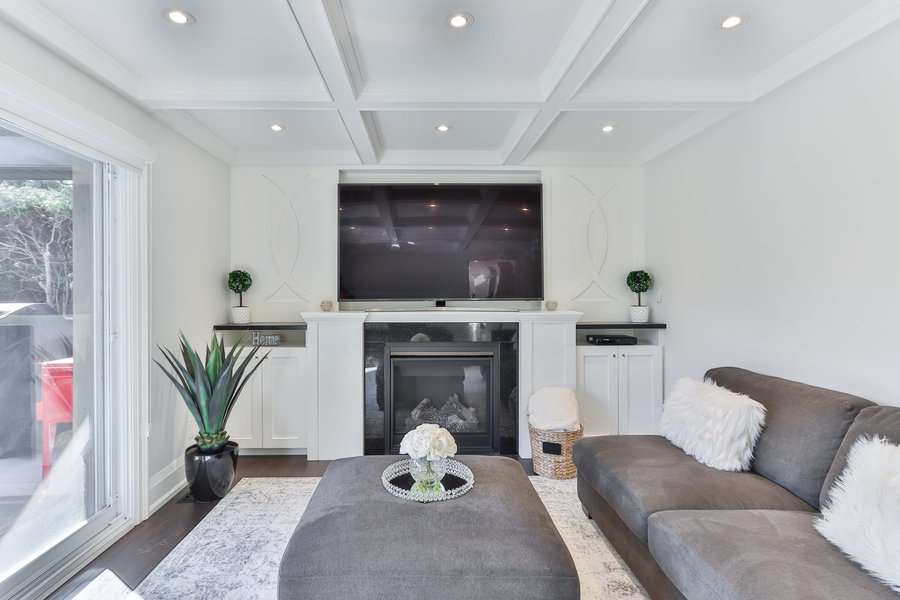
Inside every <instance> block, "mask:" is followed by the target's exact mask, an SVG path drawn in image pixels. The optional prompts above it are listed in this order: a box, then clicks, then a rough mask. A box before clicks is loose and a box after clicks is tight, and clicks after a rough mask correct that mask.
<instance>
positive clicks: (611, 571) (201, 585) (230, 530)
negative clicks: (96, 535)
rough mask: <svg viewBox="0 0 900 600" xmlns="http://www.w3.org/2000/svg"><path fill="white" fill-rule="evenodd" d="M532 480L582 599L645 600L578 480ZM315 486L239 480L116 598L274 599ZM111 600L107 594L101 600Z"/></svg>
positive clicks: (305, 481) (313, 481)
mask: <svg viewBox="0 0 900 600" xmlns="http://www.w3.org/2000/svg"><path fill="white" fill-rule="evenodd" d="M531 481H532V483H533V484H534V487H535V489H536V490H537V492H538V495H539V496H540V497H541V499H542V500H543V502H544V505H545V506H546V507H547V510H548V511H549V513H550V516H551V517H552V518H553V522H554V523H555V524H556V527H557V529H559V532H560V534H561V535H562V537H563V539H564V540H565V542H566V545H567V546H568V547H569V551H570V552H571V553H572V557H573V559H574V560H575V565H576V567H577V568H578V575H579V578H580V580H581V597H582V600H621V599H628V600H635V599H643V598H647V595H646V593H645V592H644V590H643V589H642V588H641V586H640V584H638V583H637V582H636V580H635V579H634V577H633V576H632V575H631V573H630V572H629V571H628V569H627V567H625V566H624V564H623V563H622V561H621V559H620V558H619V557H618V555H617V554H616V553H615V551H614V550H613V549H612V548H611V547H610V546H609V545H608V544H607V542H606V540H605V539H604V538H603V535H602V534H601V533H600V531H599V530H598V529H597V527H596V526H595V525H594V524H593V522H591V521H590V520H588V519H587V518H586V517H585V516H584V513H582V512H581V505H580V503H579V502H578V497H577V494H576V491H575V480H569V481H553V480H550V479H544V478H543V477H532V478H531ZM318 483H319V478H317V477H292V478H287V477H284V478H247V479H242V480H241V481H240V482H239V483H238V485H237V486H235V488H234V489H233V490H232V491H231V493H229V494H228V496H227V497H225V499H224V500H222V501H221V502H219V504H218V505H217V506H216V507H215V508H214V509H213V510H212V511H211V512H210V513H209V514H208V515H207V516H206V518H204V519H203V521H201V522H200V523H199V524H198V525H197V526H196V527H195V528H194V530H193V531H191V533H189V534H188V535H187V537H185V538H184V539H183V540H182V541H181V543H180V544H178V546H176V547H175V549H174V550H173V551H172V552H171V553H170V554H169V555H168V556H167V557H166V558H165V559H163V561H162V562H160V564H159V565H158V566H157V567H156V569H154V571H153V572H152V573H150V575H148V576H147V578H146V579H145V580H144V582H143V583H142V584H141V585H140V586H139V587H138V589H137V590H135V591H134V592H131V593H130V594H128V593H126V594H123V595H122V596H119V598H127V599H128V600H138V599H141V600H174V599H181V598H190V599H191V600H274V598H275V596H276V593H275V592H276V585H277V577H278V564H279V562H280V560H281V555H282V553H283V552H284V549H285V547H286V546H287V542H288V539H289V538H290V536H291V533H293V531H294V528H295V527H296V525H297V523H298V522H299V521H300V517H301V516H302V515H303V511H304V510H306V505H307V503H308V502H309V499H310V497H311V496H312V494H313V492H314V491H315V489H316V485H318ZM85 591H87V590H85ZM113 597H114V596H110V595H109V589H108V588H107V589H105V590H104V596H103V600H110V599H111V598H113ZM78 598H79V600H81V599H85V600H87V599H88V598H90V596H83V595H79V596H78ZM97 598H100V596H97Z"/></svg>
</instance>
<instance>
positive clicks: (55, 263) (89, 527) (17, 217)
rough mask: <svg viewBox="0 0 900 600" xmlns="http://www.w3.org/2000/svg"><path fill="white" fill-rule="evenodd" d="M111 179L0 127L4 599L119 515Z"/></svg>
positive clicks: (97, 167) (0, 554) (104, 168)
mask: <svg viewBox="0 0 900 600" xmlns="http://www.w3.org/2000/svg"><path fill="white" fill-rule="evenodd" d="M110 169H111V167H109V166H108V165H105V164H104V163H101V162H98V161H93V160H88V159H85V158H82V157H79V156H75V155H73V154H71V153H68V152H64V151H62V150H60V149H58V148H55V147H53V146H51V145H48V144H46V143H43V142H41V141H38V140H35V139H32V138H30V137H27V136H25V135H22V134H21V133H18V132H16V131H13V130H12V129H10V128H6V127H2V126H0V597H3V596H5V595H6V594H9V593H12V592H13V591H14V590H16V589H17V588H20V587H21V586H22V585H24V584H26V583H27V582H28V580H30V579H34V578H37V577H40V576H41V575H43V574H45V573H46V572H47V571H48V570H49V569H52V568H53V566H54V565H55V564H58V563H59V562H60V561H62V560H64V558H65V557H66V556H68V555H69V554H70V553H71V552H72V551H73V550H74V549H76V548H78V547H80V546H82V545H83V544H84V543H85V542H87V541H89V540H90V539H91V537H92V536H95V535H97V533H98V532H99V531H101V530H102V529H103V528H105V527H106V526H108V525H109V524H110V522H111V521H112V519H114V518H115V517H116V516H117V515H118V514H119V512H120V511H119V507H118V505H117V502H118V500H117V498H118V494H117V490H116V487H117V485H116V481H117V477H114V476H113V475H114V473H116V472H117V471H116V469H117V465H116V464H115V457H116V452H115V451H114V450H115V448H114V444H113V440H114V439H116V438H115V436H113V435H112V434H113V433H114V428H115V427H116V426H117V425H116V422H115V414H116V413H115V410H114V407H112V406H110V403H109V401H108V398H109V394H108V393H107V389H106V387H107V386H106V385H105V383H104V382H105V381H107V377H106V376H105V370H106V365H107V360H106V357H107V347H106V342H105V340H107V339H108V337H109V336H108V335H107V333H108V332H107V328H108V314H109V313H108V306H107V301H106V298H107V297H108V295H107V294H105V290H106V282H107V280H108V279H107V276H108V273H107V267H106V265H107V258H108V257H107V255H108V249H107V244H106V242H105V240H106V239H107V236H106V235H105V231H106V229H107V206H108V203H107V185H106V181H107V180H108V175H109V173H110Z"/></svg>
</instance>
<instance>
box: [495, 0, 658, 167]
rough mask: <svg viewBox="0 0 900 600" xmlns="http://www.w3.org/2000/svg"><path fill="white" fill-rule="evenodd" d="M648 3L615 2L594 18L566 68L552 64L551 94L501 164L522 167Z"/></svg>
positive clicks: (623, 0) (546, 83) (571, 53)
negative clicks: (553, 80) (592, 24)
mask: <svg viewBox="0 0 900 600" xmlns="http://www.w3.org/2000/svg"><path fill="white" fill-rule="evenodd" d="M649 3H650V0H614V1H613V3H612V4H611V5H610V6H609V7H608V8H607V10H604V11H602V12H601V11H597V12H596V13H594V14H593V16H594V18H595V19H599V21H597V22H596V24H595V26H594V27H593V29H592V30H591V33H590V35H589V36H588V37H587V39H586V40H585V41H584V43H583V44H582V45H581V48H580V49H579V50H578V51H577V52H568V56H569V61H570V62H569V64H568V66H567V67H565V68H562V66H561V65H559V64H555V63H552V68H553V72H552V73H553V74H554V77H556V78H557V79H556V82H555V83H551V82H550V81H544V82H543V83H544V85H546V86H547V87H548V88H549V89H550V90H551V91H550V94H549V96H548V97H547V100H546V102H545V104H544V106H543V107H542V108H541V109H540V110H539V111H538V112H537V114H536V115H535V117H534V119H532V121H531V123H530V124H529V126H528V127H526V128H525V129H524V131H523V132H522V135H521V136H520V137H519V139H518V141H516V143H515V144H512V145H511V149H510V151H509V152H508V153H507V154H506V158H505V160H504V161H503V162H504V164H516V163H521V162H522V161H524V160H525V159H526V158H527V157H528V154H529V153H530V152H531V150H532V149H533V148H534V147H535V145H537V143H538V141H539V140H540V139H541V137H543V135H544V133H545V132H546V131H547V129H548V128H549V127H550V125H552V124H553V122H554V121H555V120H556V118H557V117H558V116H559V113H560V112H561V110H562V108H563V106H564V105H565V104H566V103H567V102H569V101H570V100H571V99H572V98H574V97H575V94H577V93H578V90H580V89H581V87H582V86H583V85H584V83H585V81H587V79H588V78H589V77H590V76H591V74H592V73H594V71H596V70H597V68H598V67H599V66H600V64H601V63H602V62H603V61H604V60H605V59H606V57H607V56H609V53H610V52H612V50H613V48H615V47H616V45H617V44H618V43H619V41H620V40H621V39H622V37H623V36H624V35H625V33H626V32H627V31H628V29H629V28H630V27H631V25H632V24H633V23H634V22H635V20H636V19H637V18H638V17H639V16H640V14H641V13H642V12H643V11H644V9H645V8H646V7H647V5H648V4H649Z"/></svg>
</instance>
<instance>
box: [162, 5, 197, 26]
mask: <svg viewBox="0 0 900 600" xmlns="http://www.w3.org/2000/svg"><path fill="white" fill-rule="evenodd" d="M165 15H166V18H167V19H169V20H170V21H171V22H173V23H175V24H176V25H190V24H191V23H193V22H194V21H195V20H196V19H194V15H192V14H191V13H189V12H187V11H186V10H180V9H178V8H173V9H170V10H167V11H166V13H165Z"/></svg>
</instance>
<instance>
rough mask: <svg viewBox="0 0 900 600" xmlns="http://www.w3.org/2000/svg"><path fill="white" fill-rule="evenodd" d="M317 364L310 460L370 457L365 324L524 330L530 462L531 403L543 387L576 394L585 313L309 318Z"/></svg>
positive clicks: (522, 440) (524, 424) (524, 438)
mask: <svg viewBox="0 0 900 600" xmlns="http://www.w3.org/2000/svg"><path fill="white" fill-rule="evenodd" d="M302 316H303V320H304V321H306V324H307V331H306V350H307V353H308V356H309V360H310V361H311V365H310V368H309V370H308V371H307V373H308V376H309V378H310V381H308V386H307V387H306V391H307V394H308V396H310V397H311V401H310V402H308V404H307V407H308V411H309V414H308V418H307V423H308V425H309V429H308V432H307V455H308V457H309V458H310V460H334V459H338V458H344V457H348V456H360V455H362V454H363V435H364V433H363V408H364V407H363V324H364V323H518V324H519V435H518V437H519V455H520V456H521V457H523V458H530V457H531V448H530V445H529V441H528V418H527V410H528V398H529V397H530V396H531V394H532V393H533V392H534V391H535V390H537V389H539V388H541V387H544V386H564V387H569V388H572V389H574V388H575V383H576V374H575V360H576V354H575V340H576V335H575V324H576V322H577V321H578V319H579V318H580V317H581V316H582V313H580V312H574V311H560V312H541V311H520V312H514V311H484V312H481V311H415V312H393V311H391V312H368V313H366V312H332V313H326V312H305V313H302Z"/></svg>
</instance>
